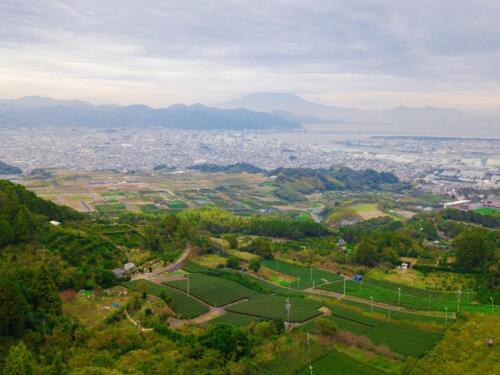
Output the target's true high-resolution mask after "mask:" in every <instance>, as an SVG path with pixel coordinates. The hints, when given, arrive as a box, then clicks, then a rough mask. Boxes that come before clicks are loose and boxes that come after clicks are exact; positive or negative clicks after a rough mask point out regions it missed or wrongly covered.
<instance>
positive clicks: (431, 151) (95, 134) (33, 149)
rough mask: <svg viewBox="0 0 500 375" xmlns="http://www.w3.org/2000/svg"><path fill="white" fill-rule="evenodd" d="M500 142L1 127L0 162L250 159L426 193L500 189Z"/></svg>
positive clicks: (184, 163) (145, 167)
mask: <svg viewBox="0 0 500 375" xmlns="http://www.w3.org/2000/svg"><path fill="white" fill-rule="evenodd" d="M499 150H500V140H498V139H475V138H438V137H395V136H394V137H392V136H369V135H346V134H337V133H335V132H334V131H333V130H332V131H329V132H325V131H324V130H322V131H317V130H316V128H315V127H313V126H311V127H308V128H307V130H304V131H298V132H286V133H285V132H276V131H258V130H252V131H212V130H210V131H208V130H207V131H200V130H196V131H192V130H179V129H165V128H141V129H138V128H132V129H130V128H126V129H120V128H119V129H102V128H100V129H95V128H85V127H65V128H63V127H39V128H23V127H18V128H1V129H0V160H1V161H3V162H6V163H8V164H11V165H14V166H17V167H19V168H21V169H22V170H23V172H25V173H29V172H30V171H32V170H34V169H37V168H58V169H75V170H89V171H91V170H109V169H114V170H118V171H120V172H132V171H149V170H153V168H154V167H155V166H158V165H161V164H165V165H167V166H171V167H175V169H174V172H173V173H182V172H184V171H186V169H187V167H189V166H192V165H195V164H201V163H213V164H220V165H227V164H233V163H238V162H246V163H249V164H253V165H255V166H258V167H261V168H265V169H274V168H277V167H310V168H325V167H329V166H331V165H345V166H348V167H351V168H354V169H365V168H373V169H375V170H377V171H392V172H394V173H395V174H396V175H397V176H398V177H399V178H400V179H401V180H403V181H412V182H414V183H415V184H416V185H417V186H418V187H420V188H421V189H422V190H425V191H432V192H435V193H450V192H452V191H455V190H459V189H463V188H472V189H481V190H493V189H498V188H499V187H500V154H499Z"/></svg>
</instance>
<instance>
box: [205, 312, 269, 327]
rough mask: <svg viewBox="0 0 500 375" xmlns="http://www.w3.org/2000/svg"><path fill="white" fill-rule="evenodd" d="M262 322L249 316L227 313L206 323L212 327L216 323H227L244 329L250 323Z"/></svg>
mask: <svg viewBox="0 0 500 375" xmlns="http://www.w3.org/2000/svg"><path fill="white" fill-rule="evenodd" d="M261 320H263V319H262V318H258V317H256V316H250V315H242V314H236V313H232V312H227V313H225V314H224V315H221V316H219V317H217V318H215V319H212V320H210V321H209V322H208V324H209V325H214V324H218V323H228V324H232V325H234V326H237V327H244V326H246V325H248V324H250V323H252V322H258V321H261Z"/></svg>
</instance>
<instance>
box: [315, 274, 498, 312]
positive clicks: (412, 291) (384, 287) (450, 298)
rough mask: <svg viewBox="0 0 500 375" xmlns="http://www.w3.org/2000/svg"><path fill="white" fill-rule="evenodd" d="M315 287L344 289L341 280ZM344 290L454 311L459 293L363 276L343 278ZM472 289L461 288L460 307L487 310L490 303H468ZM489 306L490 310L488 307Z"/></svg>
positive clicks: (396, 302)
mask: <svg viewBox="0 0 500 375" xmlns="http://www.w3.org/2000/svg"><path fill="white" fill-rule="evenodd" d="M399 288H401V300H399V291H398V289H399ZM318 289H322V290H327V291H332V292H337V293H343V290H344V283H343V282H334V283H331V284H328V285H323V286H320V287H318ZM346 294H347V295H350V296H355V297H360V298H364V299H367V300H369V299H370V297H373V299H374V301H378V302H383V303H387V304H391V305H395V306H398V305H400V306H404V307H406V308H409V309H413V310H420V311H429V310H434V311H440V312H441V311H444V309H445V308H448V312H456V311H457V309H458V297H457V293H454V292H439V291H432V290H426V289H420V288H413V287H409V286H405V285H400V284H395V283H391V282H388V281H381V280H374V279H365V280H363V281H362V282H360V283H358V282H355V281H353V280H347V281H346ZM474 297H475V294H474V293H472V292H471V293H470V295H469V297H467V292H465V291H464V292H463V293H462V296H461V298H460V310H461V311H476V312H489V311H491V307H489V306H486V305H477V304H471V303H468V302H467V300H468V298H469V299H470V300H471V301H472V300H473V299H474ZM488 309H489V310H488Z"/></svg>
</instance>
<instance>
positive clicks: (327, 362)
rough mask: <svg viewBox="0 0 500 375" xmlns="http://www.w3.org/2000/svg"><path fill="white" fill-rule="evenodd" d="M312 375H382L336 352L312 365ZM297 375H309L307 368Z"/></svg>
mask: <svg viewBox="0 0 500 375" xmlns="http://www.w3.org/2000/svg"><path fill="white" fill-rule="evenodd" d="M312 368H313V373H314V374H315V375H332V374H342V375H377V374H382V372H380V371H378V370H377V369H374V368H372V367H368V366H366V365H365V364H363V363H361V362H358V361H356V360H354V359H352V358H351V357H349V356H348V355H347V354H344V353H341V352H338V351H336V350H334V351H332V352H331V353H330V354H328V355H326V356H325V357H323V358H321V359H319V360H317V361H315V362H313V363H312ZM297 374H298V375H309V374H310V369H309V366H307V367H305V368H303V369H302V370H301V371H299V372H298V373H297Z"/></svg>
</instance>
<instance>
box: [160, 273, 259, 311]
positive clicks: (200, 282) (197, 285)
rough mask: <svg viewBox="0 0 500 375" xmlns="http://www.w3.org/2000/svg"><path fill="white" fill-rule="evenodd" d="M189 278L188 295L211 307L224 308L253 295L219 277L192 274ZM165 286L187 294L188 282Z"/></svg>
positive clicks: (171, 283)
mask: <svg viewBox="0 0 500 375" xmlns="http://www.w3.org/2000/svg"><path fill="white" fill-rule="evenodd" d="M189 278H190V281H189V283H190V287H189V293H190V294H191V295H193V296H195V297H196V298H198V299H200V300H202V301H203V302H206V303H208V304H209V305H211V306H215V307H217V306H225V305H228V304H230V303H234V302H236V301H239V300H242V299H245V298H251V297H252V296H254V295H255V292H254V291H252V290H250V289H248V288H245V287H244V286H242V285H240V284H238V283H235V282H233V281H230V280H225V279H222V278H219V277H214V276H208V275H204V274H201V273H193V274H191V275H189ZM165 285H167V286H169V287H172V288H175V289H178V290H181V291H183V292H187V288H188V280H187V279H185V280H176V281H168V282H166V283H165Z"/></svg>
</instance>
